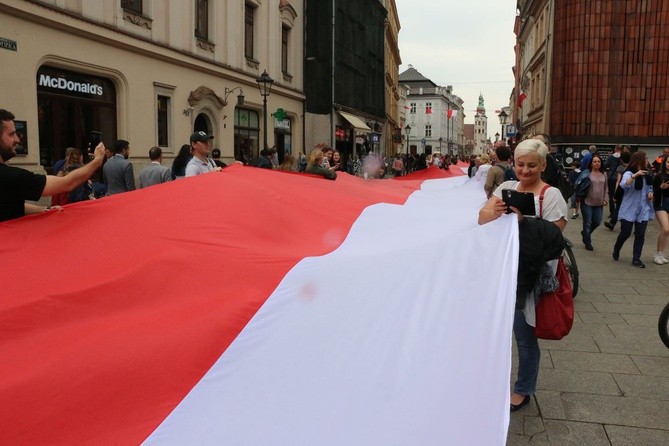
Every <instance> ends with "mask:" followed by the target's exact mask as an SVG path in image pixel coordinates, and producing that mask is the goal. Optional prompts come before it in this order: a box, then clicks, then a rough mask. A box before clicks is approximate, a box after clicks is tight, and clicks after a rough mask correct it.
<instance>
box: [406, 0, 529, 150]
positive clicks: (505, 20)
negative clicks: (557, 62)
mask: <svg viewBox="0 0 669 446" xmlns="http://www.w3.org/2000/svg"><path fill="white" fill-rule="evenodd" d="M395 2H396V5H397V13H398V14H399V19H400V26H401V28H400V34H399V46H400V55H401V57H402V65H401V66H400V73H401V72H403V71H404V70H406V69H407V68H408V67H409V64H411V65H412V66H413V67H414V68H415V69H417V70H418V71H419V72H420V73H421V74H422V75H423V76H425V77H427V78H428V79H430V80H432V81H433V82H434V83H436V84H437V85H441V86H446V85H453V93H454V94H456V95H458V96H460V97H461V98H462V100H463V101H464V102H465V104H464V107H465V114H466V115H467V117H466V118H465V122H466V123H468V124H472V123H473V122H474V110H475V109H476V106H477V105H478V98H479V93H483V98H484V99H485V108H486V114H487V116H488V134H489V136H490V137H492V136H493V135H494V134H495V132H496V131H498V130H500V129H501V128H500V126H499V119H498V118H497V116H496V115H495V113H494V111H495V110H498V109H499V108H500V107H502V106H506V105H508V104H509V95H510V94H511V90H512V89H513V72H512V71H511V68H512V67H513V64H514V60H515V56H514V51H513V46H514V44H515V35H514V33H513V23H514V19H515V16H516V0H468V1H456V0H395Z"/></svg>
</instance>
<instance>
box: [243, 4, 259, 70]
mask: <svg viewBox="0 0 669 446" xmlns="http://www.w3.org/2000/svg"><path fill="white" fill-rule="evenodd" d="M255 12H256V8H255V6H253V5H250V4H248V3H246V4H245V7H244V56H246V58H247V59H253V58H254V57H253V56H254V48H253V33H254V28H253V22H254V19H255Z"/></svg>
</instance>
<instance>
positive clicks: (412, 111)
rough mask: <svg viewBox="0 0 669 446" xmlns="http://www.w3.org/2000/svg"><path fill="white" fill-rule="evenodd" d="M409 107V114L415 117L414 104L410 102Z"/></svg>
mask: <svg viewBox="0 0 669 446" xmlns="http://www.w3.org/2000/svg"><path fill="white" fill-rule="evenodd" d="M409 106H410V110H409V113H411V114H412V115H415V114H416V103H415V102H412V103H411V104H409Z"/></svg>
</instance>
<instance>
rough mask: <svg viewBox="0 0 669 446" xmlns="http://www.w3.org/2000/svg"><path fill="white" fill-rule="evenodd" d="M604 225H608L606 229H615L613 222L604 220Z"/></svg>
mask: <svg viewBox="0 0 669 446" xmlns="http://www.w3.org/2000/svg"><path fill="white" fill-rule="evenodd" d="M604 226H606V229H608V230H609V231H613V227H614V226H613V225H612V224H611V223H609V222H608V221H605V222H604Z"/></svg>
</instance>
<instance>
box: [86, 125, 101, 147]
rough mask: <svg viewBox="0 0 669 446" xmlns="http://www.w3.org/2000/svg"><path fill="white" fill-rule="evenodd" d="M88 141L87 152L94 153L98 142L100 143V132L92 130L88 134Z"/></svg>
mask: <svg viewBox="0 0 669 446" xmlns="http://www.w3.org/2000/svg"><path fill="white" fill-rule="evenodd" d="M88 141H89V144H90V145H89V146H88V150H89V151H91V152H93V151H95V148H96V147H97V146H98V144H100V141H102V132H99V131H97V130H93V131H92V132H91V134H90V137H89V138H88Z"/></svg>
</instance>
